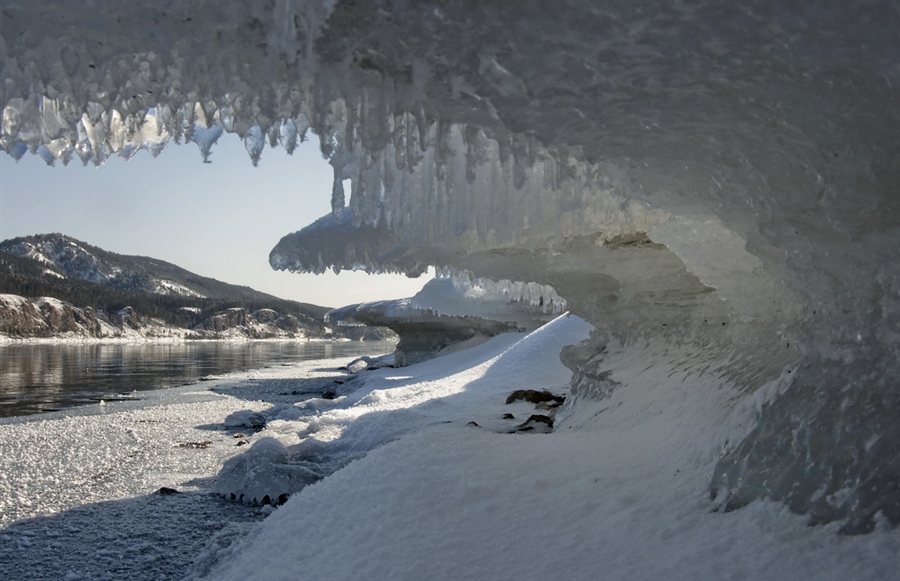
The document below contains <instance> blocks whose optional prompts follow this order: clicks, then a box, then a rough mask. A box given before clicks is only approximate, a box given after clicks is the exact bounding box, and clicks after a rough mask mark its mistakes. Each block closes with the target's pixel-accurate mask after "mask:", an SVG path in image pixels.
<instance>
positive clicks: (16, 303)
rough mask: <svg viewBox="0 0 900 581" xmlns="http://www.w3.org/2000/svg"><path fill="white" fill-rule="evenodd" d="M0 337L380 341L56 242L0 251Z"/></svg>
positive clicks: (250, 295) (309, 313) (194, 279)
mask: <svg viewBox="0 0 900 581" xmlns="http://www.w3.org/2000/svg"><path fill="white" fill-rule="evenodd" d="M0 293H5V294H0V336H5V337H11V338H33V337H42V338H49V337H72V338H79V337H80V338H133V339H139V338H163V337H184V338H198V339H201V338H247V339H263V338H291V337H315V338H319V337H329V336H338V337H349V338H364V337H367V338H384V337H385V336H387V335H390V333H389V332H384V331H379V330H363V329H353V328H333V326H332V328H329V327H326V326H325V323H324V314H325V312H327V310H328V309H327V308H325V307H319V306H316V305H310V304H305V303H298V302H295V301H287V300H284V299H279V298H277V297H273V296H271V295H268V294H265V293H261V292H258V291H255V290H253V289H251V288H249V287H245V286H237V285H231V284H227V283H223V282H220V281H217V280H215V279H211V278H206V277H202V276H199V275H197V274H194V273H192V272H189V271H187V270H184V269H183V268H180V267H178V266H175V265H174V264H170V263H168V262H164V261H161V260H156V259H153V258H147V257H143V256H126V255H121V254H116V253H113V252H109V251H106V250H103V249H102V248H98V247H96V246H91V245H89V244H86V243H84V242H81V241H79V240H76V239H74V238H71V237H68V236H64V235H62V234H43V235H37V236H27V237H24V238H15V239H12V240H6V241H4V242H2V243H0Z"/></svg>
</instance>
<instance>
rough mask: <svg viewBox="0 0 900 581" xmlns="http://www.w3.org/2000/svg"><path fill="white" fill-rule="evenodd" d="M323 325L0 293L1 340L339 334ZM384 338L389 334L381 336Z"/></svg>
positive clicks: (271, 315)
mask: <svg viewBox="0 0 900 581" xmlns="http://www.w3.org/2000/svg"><path fill="white" fill-rule="evenodd" d="M326 331H327V329H326V328H325V327H324V326H322V325H321V324H306V322H305V321H301V320H300V319H299V318H298V317H296V316H294V315H291V314H285V315H282V314H281V313H279V312H278V311H275V310H273V309H259V310H256V311H250V310H248V309H244V308H230V309H225V310H224V311H221V312H218V313H215V314H213V315H211V316H209V317H207V318H206V319H204V320H203V321H202V322H201V323H199V324H197V325H194V326H193V327H179V326H175V325H170V324H166V323H164V322H162V321H160V320H158V319H154V318H152V317H148V316H145V315H141V314H140V313H139V312H138V311H137V310H136V309H134V308H132V307H123V308H121V309H119V310H117V311H114V312H110V313H104V312H103V311H100V310H94V309H93V308H91V307H76V306H75V305H72V304H70V303H68V302H65V301H60V300H58V299H54V298H50V297H41V298H35V299H31V298H26V297H22V296H19V295H12V294H0V339H4V338H5V339H12V340H17V339H51V338H69V339H122V338H127V339H142V338H146V339H159V338H165V337H171V338H184V339H303V338H336V336H337V337H340V336H341V335H340V332H339V331H338V333H337V334H334V333H332V334H327V333H326ZM377 335H378V338H382V337H383V335H384V333H380V334H377Z"/></svg>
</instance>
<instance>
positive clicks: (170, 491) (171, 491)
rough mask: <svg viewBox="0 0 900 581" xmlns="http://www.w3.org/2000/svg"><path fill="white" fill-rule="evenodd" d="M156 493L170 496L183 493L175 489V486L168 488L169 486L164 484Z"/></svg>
mask: <svg viewBox="0 0 900 581" xmlns="http://www.w3.org/2000/svg"><path fill="white" fill-rule="evenodd" d="M156 494H160V495H162V496H169V495H172V494H181V493H180V492H179V491H177V490H175V489H174V488H167V487H165V486H163V487H162V488H160V489H159V490H157V491H156Z"/></svg>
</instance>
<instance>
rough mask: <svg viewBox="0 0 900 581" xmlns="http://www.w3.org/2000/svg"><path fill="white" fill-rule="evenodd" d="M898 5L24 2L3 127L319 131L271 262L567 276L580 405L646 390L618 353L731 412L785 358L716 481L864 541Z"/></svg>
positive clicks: (209, 139)
mask: <svg viewBox="0 0 900 581" xmlns="http://www.w3.org/2000/svg"><path fill="white" fill-rule="evenodd" d="M898 6H900V5H898V3H897V2H896V1H891V2H878V3H825V4H820V3H816V2H792V3H790V4H784V5H781V4H766V3H764V4H752V5H743V4H741V5H739V4H727V3H721V2H696V3H689V4H681V3H668V2H666V3H658V4H649V5H648V4H645V3H626V4H621V5H611V4H610V5H607V4H604V3H590V4H586V3H583V2H576V1H571V2H554V3H553V4H552V6H551V5H550V4H547V3H543V2H534V3H509V2H497V3H483V4H478V5H477V6H473V5H470V4H468V3H456V2H427V3H424V4H423V3H420V4H417V5H416V6H415V7H412V6H411V5H406V4H404V3H398V2H388V1H386V0H385V1H373V2H365V3H353V2H340V1H338V2H327V3H320V2H300V3H297V2H287V1H284V2H275V3H258V2H248V3H236V2H235V3H228V4H227V5H223V6H222V7H221V10H217V13H216V14H215V16H214V17H213V16H210V15H209V14H207V13H206V12H205V9H204V8H203V7H202V6H201V5H195V4H189V3H180V2H174V1H173V2H133V3H129V4H128V5H122V6H116V7H114V8H112V7H111V8H110V9H109V10H107V11H105V13H104V14H102V15H100V14H97V13H95V12H94V11H90V10H84V11H79V10H74V9H72V8H71V7H70V4H68V3H63V2H60V3H53V2H48V3H40V4H34V3H27V2H19V1H15V0H9V1H8V2H6V3H5V4H4V14H3V18H4V21H3V24H4V25H3V32H2V43H0V46H2V48H3V52H2V56H0V67H2V71H0V72H2V77H3V79H4V84H3V85H2V86H0V106H2V107H3V115H2V130H0V148H2V149H4V151H6V152H7V153H8V154H10V155H12V156H14V157H20V156H21V155H24V154H25V153H26V152H28V151H31V152H33V153H36V154H38V155H41V156H42V157H43V158H44V159H46V160H47V161H48V162H49V163H52V162H54V160H62V161H63V162H65V161H66V160H69V159H74V158H75V157H78V158H80V159H81V160H83V161H84V162H85V163H91V162H93V163H100V162H102V161H103V160H104V159H106V158H107V157H108V156H109V155H112V154H119V155H122V156H124V157H129V156H131V155H134V154H135V153H136V152H137V151H138V150H139V149H140V148H141V147H144V148H146V149H148V150H149V151H150V152H151V153H154V152H158V151H160V150H161V148H162V147H164V146H165V143H166V142H167V141H168V140H169V139H176V140H184V141H191V140H193V141H196V142H197V144H198V145H200V148H201V152H203V153H204V156H206V155H207V154H208V152H209V150H210V148H211V147H212V146H213V144H214V143H215V140H216V138H217V135H218V134H219V133H218V130H219V128H221V130H222V131H227V132H233V133H236V134H237V135H239V136H240V137H242V138H243V139H244V142H245V145H246V146H247V150H248V154H249V156H250V158H251V159H252V161H253V162H254V163H257V162H259V160H260V158H261V155H262V154H263V152H264V149H265V147H274V146H277V145H278V144H281V146H283V147H285V148H287V149H291V147H292V145H291V144H292V143H296V140H297V139H302V138H303V136H304V134H305V132H306V131H307V130H312V131H314V132H315V133H316V134H317V135H318V136H319V138H320V141H321V143H322V147H323V154H324V155H325V156H326V157H327V158H328V160H329V163H331V165H332V166H333V167H334V175H335V179H334V185H333V188H332V191H331V192H330V193H323V195H330V196H331V200H332V213H331V214H330V215H328V216H326V217H323V218H322V219H321V220H319V221H318V222H316V223H314V224H313V225H310V226H308V227H307V228H304V229H302V230H299V231H298V232H296V233H294V234H289V235H288V236H286V237H285V238H284V239H283V240H282V241H281V242H280V243H279V244H278V246H276V248H275V249H273V251H272V254H271V256H270V262H271V264H272V265H273V266H274V267H276V268H281V269H289V270H308V271H313V272H321V271H323V270H324V269H326V268H335V269H342V268H344V269H346V268H351V269H365V270H370V271H400V272H407V273H409V274H419V273H421V272H423V271H424V269H425V268H426V267H427V266H429V265H434V266H438V267H441V268H451V269H454V270H456V271H466V272H469V273H471V274H472V276H474V277H489V278H491V279H493V280H510V281H523V282H527V283H534V284H538V285H548V286H551V287H552V288H553V289H555V291H556V292H557V293H558V294H559V295H560V296H561V297H563V298H564V299H565V300H566V302H567V308H568V309H570V310H571V311H572V312H574V313H576V314H578V315H579V316H581V317H583V318H585V319H586V320H587V321H589V322H590V323H591V324H593V325H594V327H595V329H596V330H595V332H594V333H593V335H592V337H591V338H590V339H589V340H587V341H586V342H583V343H581V344H580V345H578V346H576V347H572V348H570V349H568V350H566V352H565V353H564V359H565V360H566V362H567V364H568V365H569V366H570V367H571V368H572V369H573V371H574V375H573V384H572V386H573V391H574V392H575V393H576V396H577V397H576V400H575V401H574V402H573V403H572V404H571V410H572V413H573V414H574V413H577V412H578V410H579V406H580V407H582V408H584V409H589V408H590V407H591V405H592V404H589V403H584V402H595V401H607V400H609V398H614V397H616V394H617V393H618V392H629V391H633V390H639V389H641V388H642V386H641V385H636V384H633V383H631V380H630V379H627V380H623V379H622V378H621V374H619V375H617V371H618V370H617V368H616V367H615V362H616V361H619V360H617V359H616V358H611V357H609V353H610V350H611V349H617V347H615V346H622V348H623V349H626V350H627V349H634V350H635V353H642V354H644V355H646V356H648V357H650V356H653V357H656V358H658V359H657V360H656V361H655V365H656V366H657V367H658V368H660V369H666V368H670V367H671V366H672V365H674V363H673V361H672V360H671V359H670V357H672V356H673V354H678V356H679V357H680V358H682V360H680V361H679V362H678V363H677V365H676V367H678V366H683V367H684V368H686V369H687V370H689V371H690V373H692V374H693V375H702V374H703V373H705V372H706V371H707V370H709V369H716V370H717V373H718V375H717V377H718V381H719V382H720V384H721V388H722V389H723V390H726V391H729V390H733V393H734V396H733V398H732V400H729V401H723V402H721V405H722V406H724V407H725V408H729V409H730V408H732V407H734V406H736V405H738V404H739V402H740V401H743V400H744V398H750V397H753V394H754V392H756V391H757V390H759V389H761V388H764V387H765V386H767V385H770V384H771V382H773V381H775V380H777V379H779V378H782V377H784V376H785V375H790V378H789V379H788V380H786V382H787V383H788V384H789V385H788V386H787V387H786V388H785V389H784V390H783V392H782V393H781V395H779V396H778V397H777V398H775V399H774V400H773V401H771V402H768V403H766V405H764V406H763V408H762V413H761V415H760V417H759V418H758V420H757V421H758V423H757V424H756V426H755V428H754V429H751V430H749V431H747V433H746V435H745V438H744V439H743V440H741V441H740V442H737V441H729V442H728V445H727V446H725V447H724V449H722V450H720V451H719V452H720V453H721V459H720V461H719V462H718V464H717V465H716V466H715V468H714V469H711V470H710V473H709V475H708V476H709V480H710V481H709V483H708V485H707V486H708V492H710V493H712V494H713V495H715V496H716V498H717V501H719V502H722V506H723V508H725V509H729V510H730V509H735V508H740V507H742V506H744V505H746V504H748V503H750V502H752V501H753V500H755V499H759V498H770V499H775V500H777V501H780V502H783V503H785V504H786V505H787V506H789V507H790V508H791V509H792V510H794V511H796V512H800V513H803V514H806V515H809V518H810V520H811V521H812V522H816V523H822V522H832V521H840V522H842V523H843V528H842V530H843V531H844V532H850V533H855V532H866V531H871V530H873V529H874V528H875V527H876V524H877V523H879V522H882V519H883V518H887V519H888V520H889V521H890V522H891V523H893V524H895V525H896V524H897V523H898V522H900V488H898V482H900V454H898V451H897V447H896V445H895V443H896V441H897V439H898V437H900V433H898V431H897V430H898V429H900V428H898V427H897V422H896V419H895V418H896V417H898V415H900V393H898V388H897V377H898V376H900V363H898V362H900V331H898V329H900V269H897V268H896V265H897V264H900V197H898V196H897V192H898V191H900V137H898V136H900V112H898V108H897V102H898V98H900V97H898V88H900V67H898V64H897V63H898V62H900V46H898V40H897V35H896V33H895V31H896V30H897V29H898V28H900V8H898ZM291 16H293V19H291V18H290V17H291ZM291 20H293V26H291ZM286 23H287V24H286ZM345 180H350V182H351V187H350V192H349V198H348V192H347V191H345V188H344V182H345ZM647 343H649V344H651V345H653V346H654V347H653V349H651V350H649V351H647V350H644V349H643V347H642V346H643V345H645V344H647ZM653 364H654V363H653V362H649V363H648V365H653ZM678 369H681V367H678ZM617 377H618V378H617ZM629 377H630V376H629ZM585 406H586V407H585ZM773 474H774V475H776V476H775V477H773V476H772V475H773Z"/></svg>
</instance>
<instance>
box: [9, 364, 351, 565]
mask: <svg viewBox="0 0 900 581" xmlns="http://www.w3.org/2000/svg"><path fill="white" fill-rule="evenodd" d="M346 363H347V357H342V358H337V359H330V360H329V359H325V360H311V361H303V362H300V363H297V364H293V365H290V366H284V365H282V366H277V367H271V368H267V369H264V370H251V371H244V372H238V373H233V374H229V375H226V376H222V377H220V378H215V379H211V380H209V381H204V382H202V383H195V384H192V385H186V386H182V387H176V388H172V389H165V390H158V391H147V392H142V393H141V397H140V399H139V400H137V399H136V400H133V401H127V400H126V401H112V402H106V403H105V405H102V406H101V405H92V406H83V407H77V408H70V409H66V410H63V411H59V412H52V413H45V414H39V415H31V416H19V417H10V418H0V577H2V578H16V579H62V578H67V579H105V578H109V579H124V578H130V579H142V578H143V579H179V578H181V577H182V576H183V575H184V574H185V573H186V571H187V567H188V566H189V563H190V562H191V560H192V559H193V558H194V557H195V556H196V555H197V554H198V553H199V552H200V550H201V549H202V548H203V546H204V545H205V544H206V543H207V542H208V540H209V538H210V537H212V536H214V535H219V536H221V535H222V534H225V535H226V536H227V534H229V531H232V532H233V531H235V530H243V529H244V528H246V523H249V522H253V521H258V520H260V519H261V518H262V517H263V516H264V515H265V514H266V513H267V512H268V510H270V509H260V508H259V507H251V506H248V505H241V504H239V503H233V502H230V501H226V500H224V499H222V498H221V497H220V496H218V495H213V494H211V484H212V481H213V480H214V477H215V475H216V473H217V472H218V470H219V468H220V466H221V463H222V462H223V461H224V460H225V459H227V458H228V457H230V456H232V455H234V454H236V453H238V452H240V451H242V450H243V449H245V448H243V446H242V445H239V444H243V443H245V442H252V441H254V440H255V439H256V438H257V437H258V435H257V434H254V433H253V432H252V430H247V432H249V433H247V434H246V435H245V436H243V437H241V438H234V435H235V434H234V431H233V430H228V429H227V428H226V427H225V426H223V425H222V422H223V420H224V419H225V418H226V417H227V416H228V415H229V414H231V413H233V412H235V411H240V410H248V409H249V410H264V409H267V408H268V407H269V406H270V405H271V403H272V401H273V400H274V401H284V400H287V399H292V400H294V401H296V400H298V399H302V398H304V397H309V396H308V395H302V394H301V395H299V396H298V395H289V396H279V395H278V394H279V393H284V392H285V391H288V392H290V391H301V392H304V393H305V392H307V391H309V392H311V393H318V392H320V391H321V386H322V385H330V384H332V382H333V380H334V378H339V377H341V376H344V375H345V373H343V372H340V371H338V370H337V367H339V366H341V365H344V364H346ZM279 398H280V399H279ZM163 487H165V488H171V489H174V490H178V491H180V494H177V495H172V496H166V495H160V494H158V493H157V491H158V490H159V489H160V488H163ZM241 523H244V524H241ZM242 527H243V528H242ZM223 530H224V531H225V532H224V533H223ZM12 571H15V575H14V576H10V572H12Z"/></svg>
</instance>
